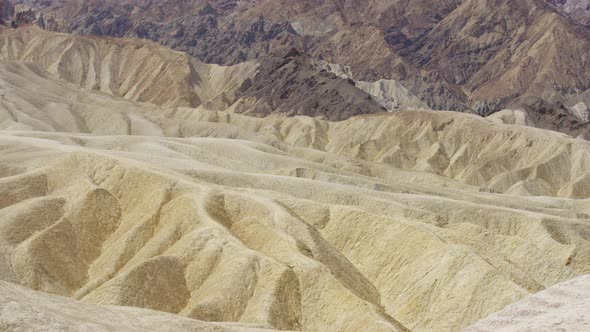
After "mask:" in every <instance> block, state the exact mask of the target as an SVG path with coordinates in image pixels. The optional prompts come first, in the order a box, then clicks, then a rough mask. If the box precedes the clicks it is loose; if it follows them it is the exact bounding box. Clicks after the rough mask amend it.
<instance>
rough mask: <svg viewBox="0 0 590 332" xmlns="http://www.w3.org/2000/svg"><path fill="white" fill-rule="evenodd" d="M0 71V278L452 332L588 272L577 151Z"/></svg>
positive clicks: (295, 325)
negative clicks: (180, 99)
mask: <svg viewBox="0 0 590 332" xmlns="http://www.w3.org/2000/svg"><path fill="white" fill-rule="evenodd" d="M0 69H1V72H2V73H3V74H2V75H1V76H0V88H1V91H2V95H1V99H0V129H1V130H0V150H1V151H2V153H1V154H0V252H1V255H0V257H2V258H1V259H0V278H1V279H3V280H7V281H11V282H15V283H19V284H22V285H24V286H27V287H29V288H32V289H35V290H41V291H45V292H48V293H52V294H55V295H61V296H67V297H72V298H74V299H76V300H79V301H82V302H84V303H87V304H98V305H118V306H132V307H139V308H146V309H152V310H158V311H163V312H169V313H175V314H180V315H182V316H187V317H191V318H195V319H198V320H201V321H214V322H238V323H240V324H254V325H255V326H260V327H264V328H272V329H292V330H311V331H326V330H342V331H356V330H363V329H368V330H371V331H402V330H404V329H406V328H407V329H411V330H415V331H428V330H437V331H456V330H458V329H461V328H464V327H467V326H469V325H471V324H473V323H475V322H477V321H478V320H480V319H482V318H484V317H486V316H488V315H489V314H491V313H493V312H496V311H499V310H501V309H503V308H504V307H506V306H507V305H509V304H511V303H513V302H515V301H518V300H520V299H522V298H524V297H525V296H527V295H529V294H531V293H534V292H537V291H540V290H543V289H544V288H546V287H549V286H552V285H554V284H556V283H559V282H562V281H566V280H569V279H571V278H573V277H576V276H578V275H581V274H587V273H590V264H588V262H589V261H590V240H589V237H588V234H590V200H589V197H590V193H589V192H588V188H589V186H588V181H590V180H589V179H590V176H589V174H588V169H589V167H588V165H589V158H590V143H588V142H586V141H582V140H576V139H572V138H570V137H567V136H565V135H563V134H559V133H555V132H550V131H544V130H539V129H534V128H529V127H521V126H516V125H513V126H509V125H502V124H494V123H492V122H491V121H488V120H485V119H481V118H478V117H476V116H470V115H465V114H458V113H450V112H427V111H412V112H401V113H385V114H382V115H371V116H362V117H353V118H351V119H349V120H347V121H341V122H327V121H322V120H318V119H313V118H307V117H294V118H277V117H268V118H264V119H259V118H251V117H246V116H243V115H239V114H233V113H231V112H217V111H207V110H204V109H203V108H198V109H193V108H186V107H160V106H156V105H153V104H142V103H137V102H132V101H128V100H124V99H120V98H116V97H112V96H110V95H109V94H105V93H101V92H100V91H92V90H87V89H79V88H78V86H77V84H73V83H68V82H66V81H64V80H62V79H60V78H57V77H55V76H53V75H52V74H50V72H48V71H45V70H44V69H43V67H42V66H40V65H35V64H31V63H24V62H19V61H17V62H15V61H5V60H4V61H2V62H1V63H0ZM534 196H537V197H534ZM574 198H576V199H574ZM64 267H67V268H64ZM12 292H13V293H11V294H16V295H11V296H13V298H14V297H15V296H16V297H21V295H19V294H22V292H25V291H19V290H17V291H16V292H17V293H14V292H15V291H12ZM19 292H20V293H19ZM22 296H25V295H22ZM26 296H29V295H26ZM30 296H33V295H30ZM35 296H37V295H35ZM39 296H41V295H39ZM29 298H30V297H29ZM27 301H28V300H27ZM56 301H57V300H56ZM60 301H62V300H60ZM63 301H65V300H63ZM67 303H70V304H67ZM67 303H65V304H64V306H69V307H67V308H71V306H74V305H73V304H72V302H67ZM35 308H39V307H33V309H34V310H41V311H43V310H44V309H35ZM84 308H88V309H87V310H88V311H89V312H93V311H94V310H97V313H98V312H101V310H103V309H101V308H102V307H84ZM64 310H67V311H69V310H72V309H64ZM85 310H86V309H85ZM109 310H110V309H109ZM113 310H115V311H116V312H119V311H118V309H113ZM126 310H128V311H129V312H130V313H129V315H131V316H132V317H136V316H135V315H141V314H139V313H135V312H136V311H134V310H135V309H126ZM111 312H113V311H111ZM131 312H133V313H131ZM76 315H78V314H76ZM76 315H74V316H73V318H68V319H73V320H74V322H72V321H71V320H69V322H72V323H71V324H75V319H76V317H79V316H76ZM85 315H87V314H86V313H85V314H84V315H83V316H82V317H87V316H85ZM105 315H106V314H105ZM109 315H110V314H109ZM112 315H116V313H112ZM148 316H149V317H151V314H150V315H148ZM107 317H110V316H107ZM113 317H114V316H113ZM149 317H146V320H147V321H148V322H150V320H149V319H150V318H149ZM166 317H169V316H166ZM56 319H58V318H56ZM82 319H84V318H82ZM162 319H164V318H162ZM166 319H168V318H166ZM5 322H6V319H5V318H0V323H5ZM66 323H67V322H66ZM66 323H64V324H66ZM67 324H70V323H67ZM154 324H156V323H154ZM162 324H165V323H162ZM175 324H184V320H183V319H181V318H178V321H177V323H175ZM187 324H188V323H187ZM193 324H200V323H198V322H194V323H193Z"/></svg>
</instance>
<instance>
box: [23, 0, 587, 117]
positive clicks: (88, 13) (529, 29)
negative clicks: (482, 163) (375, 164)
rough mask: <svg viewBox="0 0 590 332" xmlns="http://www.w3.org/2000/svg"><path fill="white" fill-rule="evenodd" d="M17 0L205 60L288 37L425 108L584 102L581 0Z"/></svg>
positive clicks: (272, 48)
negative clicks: (399, 89)
mask: <svg viewBox="0 0 590 332" xmlns="http://www.w3.org/2000/svg"><path fill="white" fill-rule="evenodd" d="M16 2H18V3H19V4H21V5H24V7H25V8H26V7H27V6H29V7H30V8H32V9H33V10H34V11H36V12H39V13H43V15H44V16H43V20H42V22H41V24H42V25H44V26H45V27H46V28H47V29H49V30H56V31H63V32H72V33H77V34H92V35H109V36H115V37H139V38H145V39H150V40H153V41H157V42H159V43H161V44H163V45H165V46H168V47H171V48H173V49H176V50H180V51H185V52H187V53H189V54H191V55H193V56H195V57H197V58H198V59H200V60H202V61H205V62H209V63H218V64H224V65H228V64H236V63H240V62H243V61H246V60H251V59H265V58H266V57H268V56H271V54H273V53H275V52H277V50H279V51H280V50H283V51H282V52H286V51H287V50H289V49H291V48H296V49H297V50H299V51H300V52H302V53H305V54H308V55H309V56H311V57H312V58H316V59H321V60H324V61H326V62H328V63H334V64H339V65H342V66H347V67H349V68H350V70H351V72H352V75H353V77H354V79H357V80H363V81H376V80H379V79H393V80H397V81H399V82H400V83H401V84H402V85H404V86H405V87H406V88H407V89H408V90H409V92H410V93H412V94H414V95H416V96H417V97H419V98H421V99H422V100H424V101H425V102H426V103H427V104H428V105H429V106H430V107H431V108H433V109H445V110H455V111H472V112H475V113H480V114H489V113H491V112H495V111H497V110H500V109H502V108H504V107H507V106H508V105H512V104H514V102H515V101H517V100H521V99H522V98H526V97H536V98H541V99H542V100H544V101H545V102H546V103H549V104H555V103H561V104H562V105H564V107H565V108H566V109H568V110H569V109H571V107H573V106H574V105H578V104H580V103H582V104H585V105H590V92H589V91H590V51H589V50H590V29H588V28H587V27H586V26H585V25H584V24H585V21H584V18H583V17H585V16H584V15H586V14H587V13H588V11H587V8H586V7H584V4H585V3H586V2H587V1H584V0H582V1H566V0H551V1H545V0H444V1H440V0H436V1H435V0H362V1H361V0H338V1H324V0H296V1H276V0H250V1H235V0H216V1H212V0H211V1H206V0H190V1H179V0H166V1H152V0H120V1H113V0H101V1H98V0H87V1H84V0H57V1H42V0H18V1H16ZM584 13H586V14H584ZM261 62H262V63H264V62H265V61H264V60H263V61H261ZM270 62H271V63H272V61H270ZM257 91H262V90H257ZM304 95H305V94H304ZM290 113H293V114H296V113H298V111H290ZM351 114H353V113H351Z"/></svg>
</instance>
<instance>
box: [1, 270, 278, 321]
mask: <svg viewBox="0 0 590 332" xmlns="http://www.w3.org/2000/svg"><path fill="white" fill-rule="evenodd" d="M0 330H2V331H4V332H20V331H22V332H34V331H35V332H36V331H39V332H64V331H96V332H99V331H111V332H237V331H241V332H242V331H243V332H263V331H267V330H262V329H257V328H253V327H248V326H240V325H235V324H220V323H217V324H215V323H205V322H200V321H197V320H194V319H189V318H185V317H180V316H177V315H171V314H166V313H162V312H158V311H153V310H146V309H137V308H129V307H114V306H97V305H92V304H86V303H80V302H78V301H75V300H72V299H68V298H64V297H60V296H54V295H49V294H46V293H42V292H37V291H33V290H31V289H28V288H25V287H22V286H18V285H15V284H12V283H9V282H4V281H0Z"/></svg>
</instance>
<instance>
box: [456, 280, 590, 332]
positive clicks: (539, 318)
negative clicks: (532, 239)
mask: <svg viewBox="0 0 590 332" xmlns="http://www.w3.org/2000/svg"><path fill="white" fill-rule="evenodd" d="M588 326H590V275H585V276H582V277H578V278H575V279H572V280H569V281H566V282H564V283H561V284H558V285H555V286H553V287H550V288H548V289H546V290H544V291H542V292H540V293H538V294H535V295H532V296H529V297H527V298H525V299H523V300H521V301H519V302H517V303H514V304H512V305H510V306H508V307H507V308H506V309H504V310H502V311H500V312H498V313H495V314H493V315H491V316H489V317H487V318H486V319H484V320H482V321H480V322H478V323H477V324H475V325H473V326H471V327H469V328H467V329H465V330H464V331H466V332H469V331H473V332H476V331H477V332H484V331H494V332H495V331H506V332H508V331H531V332H532V331H586V330H587V329H588Z"/></svg>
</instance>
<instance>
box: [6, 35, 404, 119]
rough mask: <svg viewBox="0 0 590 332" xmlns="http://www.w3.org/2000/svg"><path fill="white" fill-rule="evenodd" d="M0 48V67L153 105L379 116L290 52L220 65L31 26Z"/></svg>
mask: <svg viewBox="0 0 590 332" xmlns="http://www.w3.org/2000/svg"><path fill="white" fill-rule="evenodd" d="M0 49H1V50H0V57H1V58H2V59H4V60H18V61H28V62H33V63H35V64H38V65H40V66H41V67H42V68H44V69H46V70H48V71H49V72H50V73H52V74H54V75H56V76H57V77H60V78H63V79H65V80H67V81H69V82H71V83H74V84H76V85H77V86H79V87H83V88H89V89H95V90H99V91H101V92H104V93H108V94H111V95H113V96H118V97H123V98H125V99H128V100H132V101H140V102H150V103H154V104H157V105H161V106H191V107H197V106H202V107H204V108H206V109H212V110H229V111H232V112H237V113H247V114H248V115H253V116H267V115H271V114H274V115H279V116H293V115H309V116H315V117H319V118H325V119H328V120H334V121H337V120H344V119H347V118H350V117H351V116H354V115H359V114H374V113H380V112H385V111H386V109H385V108H384V107H383V106H382V105H381V104H380V102H379V100H377V99H375V98H373V97H372V96H371V95H369V94H367V93H366V92H364V91H362V90H361V89H359V88H357V87H356V86H355V83H354V82H353V81H351V80H348V79H343V78H340V77H337V76H336V75H334V74H332V73H330V72H325V71H324V72H322V71H318V70H317V68H316V66H315V65H314V62H313V61H312V59H310V58H309V57H308V56H305V55H303V54H300V53H299V52H297V51H292V52H289V51H285V52H279V51H278V50H277V52H273V53H272V54H270V55H269V56H267V57H266V58H265V60H264V61H260V62H257V61H250V62H243V63H240V64H238V65H233V66H220V65H215V64H205V63H202V62H200V61H198V60H196V59H194V58H192V57H190V56H188V55H187V54H185V53H181V52H175V51H171V50H169V49H167V48H165V47H162V46H160V45H157V44H155V43H152V42H149V41H145V40H139V39H133V40H131V39H129V40H121V39H114V38H96V37H92V36H89V37H81V36H74V35H68V34H58V33H50V32H47V31H44V30H41V29H39V28H36V27H34V26H25V27H21V28H19V29H7V28H4V29H3V28H1V27H0ZM398 100H400V102H402V104H404V100H408V101H411V99H408V98H401V97H400V98H398ZM408 103H409V102H408Z"/></svg>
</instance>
